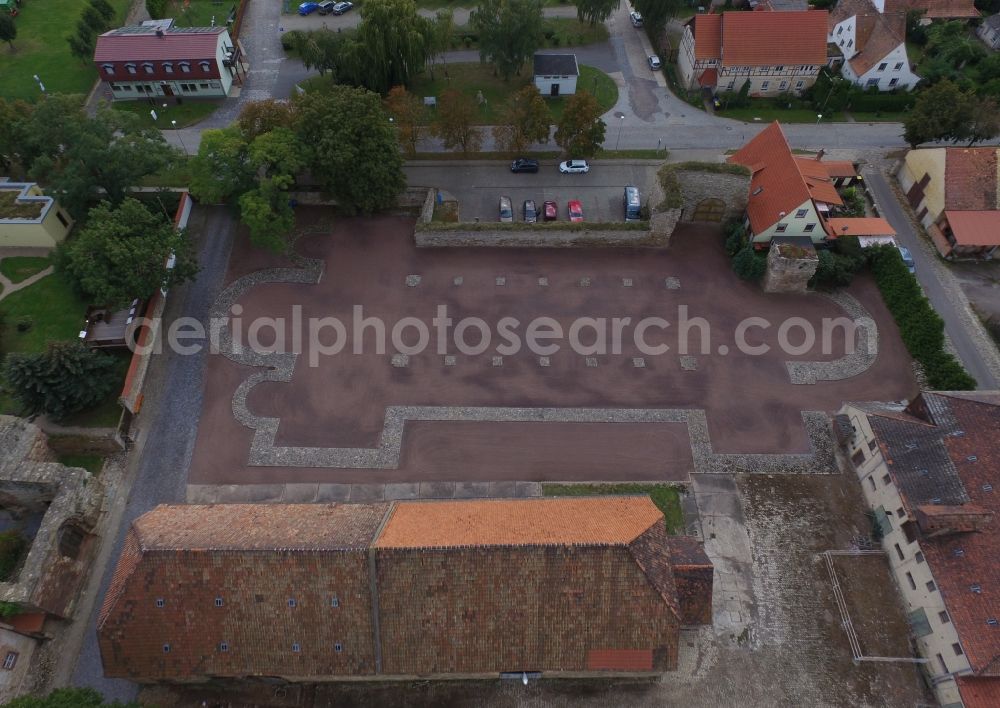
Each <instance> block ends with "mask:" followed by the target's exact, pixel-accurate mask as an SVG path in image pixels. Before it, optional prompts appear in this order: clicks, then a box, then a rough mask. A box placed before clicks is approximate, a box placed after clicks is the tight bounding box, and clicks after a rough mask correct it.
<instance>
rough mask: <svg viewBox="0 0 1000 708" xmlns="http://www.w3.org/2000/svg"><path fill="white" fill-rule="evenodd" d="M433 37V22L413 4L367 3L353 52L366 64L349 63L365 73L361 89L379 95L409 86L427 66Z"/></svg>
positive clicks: (395, 0)
mask: <svg viewBox="0 0 1000 708" xmlns="http://www.w3.org/2000/svg"><path fill="white" fill-rule="evenodd" d="M432 34H433V28H432V24H431V21H430V20H428V19H427V18H425V17H421V16H420V15H418V14H417V6H416V3H414V2H413V0H366V2H365V3H364V4H363V5H362V6H361V23H360V24H359V25H358V29H357V35H356V37H357V39H356V42H355V43H354V45H355V46H353V48H352V51H353V52H354V54H355V56H356V57H357V55H358V54H359V53H360V54H361V55H362V56H363V57H364V59H365V61H364V63H363V64H359V63H358V59H357V58H355V59H354V61H353V62H350V63H353V65H354V67H355V70H358V69H363V73H362V74H360V75H359V78H360V77H363V78H364V80H363V81H361V82H360V83H361V85H363V86H365V87H366V88H368V89H371V90H372V91H376V92H378V93H385V92H386V91H388V90H389V89H390V88H392V87H393V86H398V85H400V84H402V85H404V86H406V85H408V84H409V83H410V79H411V78H412V77H413V76H415V75H416V74H418V73H419V72H420V71H422V70H423V68H424V64H426V63H427V58H428V57H429V56H430V51H431V45H432V40H431V36H432ZM361 48H363V50H362V49H361Z"/></svg>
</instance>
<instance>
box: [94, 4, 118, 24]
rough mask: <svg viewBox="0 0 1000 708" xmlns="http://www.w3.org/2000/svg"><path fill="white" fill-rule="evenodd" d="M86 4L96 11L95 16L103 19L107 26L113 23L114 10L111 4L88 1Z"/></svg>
mask: <svg viewBox="0 0 1000 708" xmlns="http://www.w3.org/2000/svg"><path fill="white" fill-rule="evenodd" d="M87 4H88V5H90V6H91V7H92V8H94V9H95V10H96V11H97V14H99V15H100V16H101V17H102V18H104V21H105V22H106V23H107V24H108V25H110V24H111V23H112V22H113V21H114V19H115V8H113V7H112V6H111V3H109V2H108V0H90V2H89V3H87Z"/></svg>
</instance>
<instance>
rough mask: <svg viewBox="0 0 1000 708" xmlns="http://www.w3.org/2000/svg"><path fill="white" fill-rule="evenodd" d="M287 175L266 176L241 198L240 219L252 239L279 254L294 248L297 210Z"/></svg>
mask: <svg viewBox="0 0 1000 708" xmlns="http://www.w3.org/2000/svg"><path fill="white" fill-rule="evenodd" d="M291 186H292V178H291V177H289V176H287V175H276V176H274V177H264V178H263V179H261V180H260V184H259V185H258V187H257V188H256V189H253V190H250V191H249V192H247V193H246V194H244V195H243V196H241V197H240V221H242V222H243V223H244V224H246V226H247V228H248V229H249V230H250V241H251V242H252V243H253V244H254V245H255V246H259V247H260V248H266V249H268V250H271V251H274V252H276V253H287V252H288V251H290V250H291V245H292V240H291V235H292V229H293V228H294V227H295V213H294V212H293V211H292V207H291V205H290V204H289V199H288V189H289V187H291Z"/></svg>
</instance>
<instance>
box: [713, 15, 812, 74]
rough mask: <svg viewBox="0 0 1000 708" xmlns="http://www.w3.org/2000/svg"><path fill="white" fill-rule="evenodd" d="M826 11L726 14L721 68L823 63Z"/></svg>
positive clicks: (723, 23)
mask: <svg viewBox="0 0 1000 708" xmlns="http://www.w3.org/2000/svg"><path fill="white" fill-rule="evenodd" d="M828 17H829V13H828V12H827V11H826V10H806V11H805V12H725V13H723V14H722V18H723V19H722V64H723V66H727V67H730V66H780V65H785V66H795V65H800V64H805V65H813V66H823V65H824V64H826V29H827V28H826V25H827V18H828Z"/></svg>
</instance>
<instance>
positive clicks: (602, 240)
mask: <svg viewBox="0 0 1000 708" xmlns="http://www.w3.org/2000/svg"><path fill="white" fill-rule="evenodd" d="M656 223H659V222H656ZM674 223H676V222H674ZM652 225H653V224H652V223H651V227H652ZM658 228H667V226H660V227H658ZM672 231H673V224H669V231H667V232H663V231H660V232H657V231H654V230H652V228H651V229H650V230H649V231H647V230H643V229H607V230H597V229H594V230H583V229H554V228H544V229H543V228H540V229H505V228H502V227H501V226H500V225H499V224H498V225H497V228H491V229H469V230H462V229H441V230H436V229H417V230H416V231H415V232H414V234H413V238H414V240H415V242H416V244H417V247H419V248H449V247H451V248H468V247H473V248H580V247H588V246H590V247H627V248H628V247H631V248H637V247H641V248H649V247H662V246H665V245H667V241H668V240H669V238H670V232H672Z"/></svg>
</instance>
